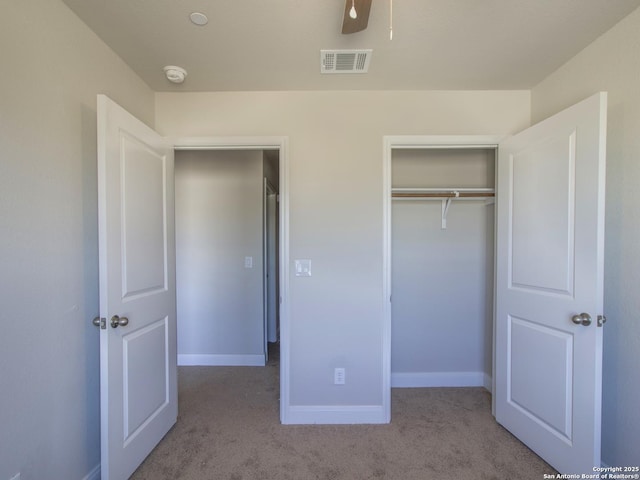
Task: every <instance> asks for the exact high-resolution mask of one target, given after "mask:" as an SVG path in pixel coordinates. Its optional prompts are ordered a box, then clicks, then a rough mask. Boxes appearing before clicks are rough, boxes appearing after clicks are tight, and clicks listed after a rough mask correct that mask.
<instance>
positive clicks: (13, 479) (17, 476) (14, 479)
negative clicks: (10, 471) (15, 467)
mask: <svg viewBox="0 0 640 480" xmlns="http://www.w3.org/2000/svg"><path fill="white" fill-rule="evenodd" d="M9 480H20V472H18V473H16V474H15V475H14V476H13V477H11V478H10V479H9Z"/></svg>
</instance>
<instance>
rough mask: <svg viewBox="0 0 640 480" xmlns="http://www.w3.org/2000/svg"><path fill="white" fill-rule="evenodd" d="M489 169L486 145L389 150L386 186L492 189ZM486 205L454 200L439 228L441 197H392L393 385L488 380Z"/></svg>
mask: <svg viewBox="0 0 640 480" xmlns="http://www.w3.org/2000/svg"><path fill="white" fill-rule="evenodd" d="M494 167H495V152H494V151H493V150H475V149H473V150H441V149H436V150H396V151H394V153H393V159H392V186H393V187H405V188H406V187H414V188H415V187H431V188H442V187H460V188H464V187H475V188H478V187H479V188H493V186H494V177H495V168H494ZM493 208H494V206H493V205H488V206H487V205H486V204H485V201H484V200H473V201H471V200H458V201H456V200H454V201H453V202H452V203H451V205H450V207H449V211H448V215H447V228H446V229H444V230H443V229H442V228H441V219H442V208H441V201H440V200H404V199H400V200H394V201H393V205H392V265H391V269H392V285H391V288H392V295H393V302H392V304H391V305H392V307H391V312H392V335H391V338H392V348H391V372H392V380H393V384H396V385H400V384H399V383H398V381H400V382H401V384H402V385H404V386H423V385H428V384H430V383H431V382H436V383H438V382H444V384H457V383H458V382H460V384H462V385H465V384H466V385H470V384H474V383H475V384H484V385H486V386H490V384H491V383H490V378H491V374H492V372H491V351H492V350H491V349H492V342H491V338H492V332H493V322H492V318H493V315H492V314H493V300H492V299H493V279H492V272H493V229H494V226H493V217H494V215H493ZM488 279H490V280H489V281H487V280H488ZM433 374H436V375H433Z"/></svg>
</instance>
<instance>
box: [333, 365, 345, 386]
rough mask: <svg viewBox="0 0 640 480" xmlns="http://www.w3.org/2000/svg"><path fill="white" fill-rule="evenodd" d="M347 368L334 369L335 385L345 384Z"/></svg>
mask: <svg viewBox="0 0 640 480" xmlns="http://www.w3.org/2000/svg"><path fill="white" fill-rule="evenodd" d="M345 375H346V372H345V369H344V368H336V369H335V370H334V371H333V384H334V385H344V384H345Z"/></svg>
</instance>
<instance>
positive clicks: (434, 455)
mask: <svg viewBox="0 0 640 480" xmlns="http://www.w3.org/2000/svg"><path fill="white" fill-rule="evenodd" d="M278 381H279V380H278V367H277V362H275V361H272V362H270V364H269V365H268V366H267V367H180V368H179V373H178V383H179V416H178V422H177V424H176V425H175V426H174V427H173V429H172V430H171V431H170V432H169V433H168V434H167V436H166V437H165V438H164V439H163V440H162V442H161V443H160V444H159V445H158V446H157V447H156V448H155V450H154V451H153V452H152V453H151V455H150V456H149V457H148V458H147V460H145V462H144V463H143V464H142V465H141V466H140V468H138V470H137V471H136V472H135V473H134V475H133V476H132V477H131V478H132V479H135V480H165V479H166V480H174V479H185V480H223V479H224V480H269V479H274V480H275V479H277V480H284V479H291V480H306V479H322V480H325V479H326V480H329V479H354V480H365V479H389V480H414V479H415V480H426V479H462V480H466V479H469V480H478V479H524V480H526V479H531V480H540V479H542V478H543V474H545V473H555V471H554V470H553V469H552V468H551V467H550V466H549V465H547V464H546V463H545V462H544V461H542V460H541V459H540V458H539V457H538V456H537V455H535V454H534V453H533V452H531V451H530V450H529V449H527V447H525V446H524V445H523V444H522V443H520V442H519V441H518V440H517V439H516V438H515V437H513V436H512V435H511V434H510V433H509V432H507V431H506V430H505V429H504V428H502V427H501V426H499V425H498V424H497V423H496V422H495V420H494V419H493V417H492V416H491V397H490V395H489V393H488V392H487V391H486V390H484V389H482V388H416V389H394V390H393V392H392V420H391V424H389V425H350V426H347V425H315V426H310V425H304V426H302V425H281V424H280V423H279V412H278V409H279V403H278V396H279V386H278Z"/></svg>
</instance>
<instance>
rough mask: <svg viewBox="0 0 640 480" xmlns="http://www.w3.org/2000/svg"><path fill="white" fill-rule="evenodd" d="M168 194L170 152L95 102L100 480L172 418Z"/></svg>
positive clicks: (130, 120)
mask: <svg viewBox="0 0 640 480" xmlns="http://www.w3.org/2000/svg"><path fill="white" fill-rule="evenodd" d="M173 185H174V182H173V149H172V148H170V147H169V146H167V145H165V144H164V142H163V141H162V139H161V137H160V136H159V135H158V134H157V133H155V132H154V131H153V130H151V129H150V128H149V127H147V126H146V125H144V124H143V123H142V122H140V121H139V120H137V119H136V118H135V117H133V116H131V115H130V114H129V113H127V112H126V111H125V110H123V109H122V108H121V107H120V106H118V105H117V104H115V103H114V102H112V101H111V100H110V99H109V98H107V97H106V96H104V95H99V96H98V211H99V214H98V215H99V259H100V260H99V262H100V316H101V317H102V319H101V320H102V325H101V328H100V413H101V455H102V459H101V467H102V480H120V479H126V478H128V477H129V476H130V475H131V473H132V472H133V471H134V470H135V469H136V468H137V467H138V466H139V465H140V463H141V462H142V461H143V460H144V459H145V457H146V456H147V455H148V454H149V452H150V451H151V450H152V449H153V447H155V445H156V444H157V443H158V442H159V441H160V439H161V438H162V437H163V436H164V435H165V434H166V433H167V431H168V430H169V428H171V426H172V425H173V424H174V423H175V422H176V418H177V410H178V396H177V385H176V301H175V298H176V297H175V241H174V238H175V236H174V207H173V205H174V190H173ZM118 318H119V321H118ZM127 322H128V323H127Z"/></svg>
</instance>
